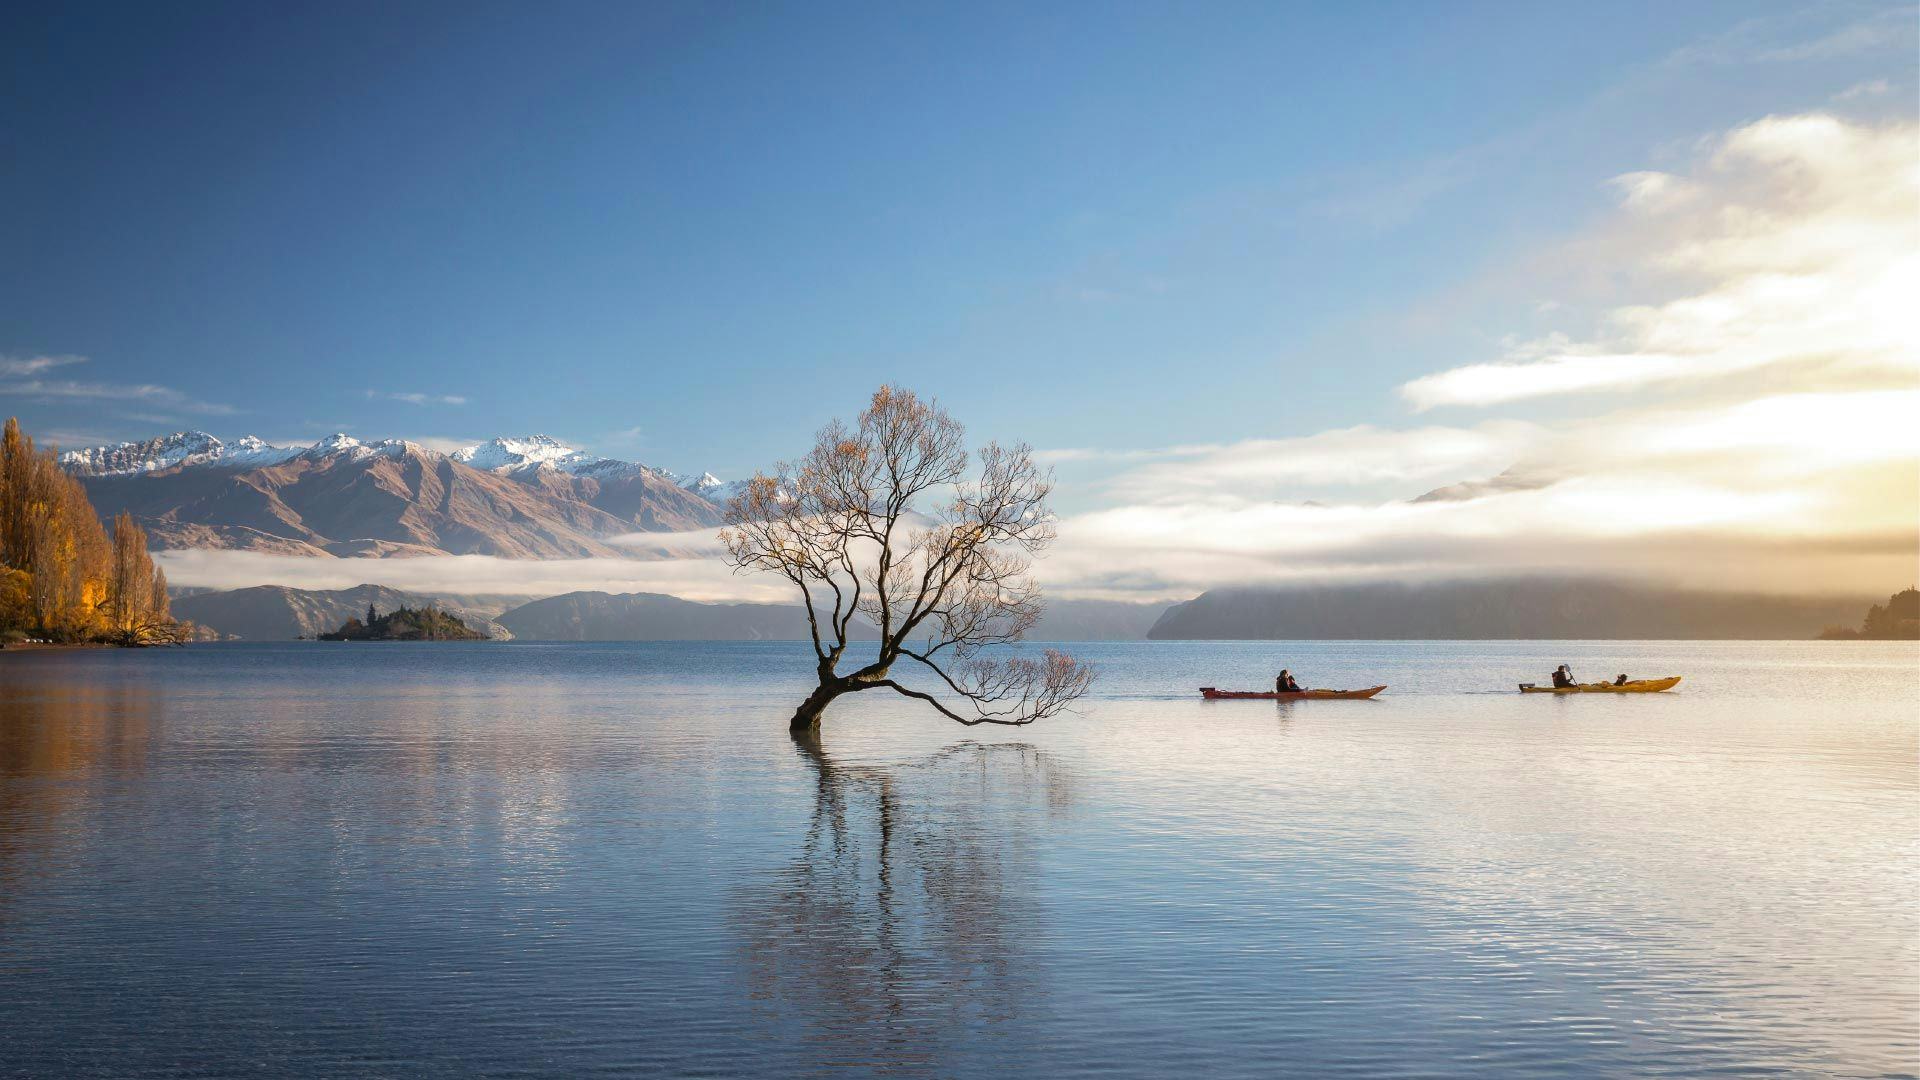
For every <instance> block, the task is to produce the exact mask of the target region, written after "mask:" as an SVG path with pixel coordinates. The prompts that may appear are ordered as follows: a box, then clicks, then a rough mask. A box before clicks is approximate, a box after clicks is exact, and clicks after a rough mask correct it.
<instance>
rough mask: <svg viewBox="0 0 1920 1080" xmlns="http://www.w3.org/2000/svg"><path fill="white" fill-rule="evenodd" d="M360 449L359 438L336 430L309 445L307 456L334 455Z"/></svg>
mask: <svg viewBox="0 0 1920 1080" xmlns="http://www.w3.org/2000/svg"><path fill="white" fill-rule="evenodd" d="M358 449H360V440H359V439H356V438H354V437H353V436H351V435H349V434H347V433H346V432H344V431H336V432H334V433H333V434H331V435H329V436H327V437H326V438H324V439H321V440H320V441H319V442H316V443H314V444H313V445H312V446H309V447H307V450H306V456H308V457H332V456H333V455H335V454H344V453H348V452H349V451H353V450H358Z"/></svg>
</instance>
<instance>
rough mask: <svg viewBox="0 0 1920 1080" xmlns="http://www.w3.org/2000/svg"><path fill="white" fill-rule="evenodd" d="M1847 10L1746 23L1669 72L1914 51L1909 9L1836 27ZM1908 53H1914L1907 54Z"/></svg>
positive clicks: (1679, 57) (1685, 55) (1677, 55)
mask: <svg viewBox="0 0 1920 1080" xmlns="http://www.w3.org/2000/svg"><path fill="white" fill-rule="evenodd" d="M1845 10H1846V9H1844V8H1837V7H1833V6H1828V5H1815V6H1812V7H1807V8H1802V9H1798V10H1794V11H1789V12H1787V13H1785V14H1781V15H1765V16H1761V17H1759V18H1754V19H1748V20H1746V21H1745V22H1742V23H1740V24H1739V25H1737V26H1735V27H1733V28H1732V29H1731V30H1728V31H1725V32H1723V33H1720V34H1715V35H1713V36H1711V37H1708V38H1705V39H1703V40H1701V41H1698V42H1695V43H1693V44H1691V45H1688V46H1686V47H1684V48H1681V49H1677V50H1675V51H1674V52H1673V53H1672V54H1670V55H1669V56H1668V57H1667V58H1666V61H1665V63H1666V66H1668V67H1686V66H1693V65H1702V64H1709V65H1727V64H1755V63H1793V62H1799V61H1818V60H1833V59H1838V58H1841V57H1846V56H1854V55H1858V54H1861V53H1868V52H1874V51H1879V50H1885V51H1888V52H1894V51H1897V50H1900V49H1902V48H1907V47H1909V46H1910V45H1911V43H1912V41H1913V39H1914V22H1913V16H1912V14H1911V9H1909V8H1907V7H1905V6H1903V5H1889V6H1887V7H1885V8H1883V9H1881V10H1879V11H1876V12H1874V13H1873V14H1871V15H1868V16H1866V17H1864V18H1859V19H1855V20H1853V21H1851V22H1845V23H1840V24H1838V25H1835V24H1833V23H1832V22H1831V20H1830V16H1831V14H1832V13H1834V12H1836V11H1839V12H1844V11H1845ZM1909 51H1911V50H1910V49H1909Z"/></svg>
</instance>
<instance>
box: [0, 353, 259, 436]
mask: <svg viewBox="0 0 1920 1080" xmlns="http://www.w3.org/2000/svg"><path fill="white" fill-rule="evenodd" d="M86 362H87V358H86V357H84V356H29V357H16V356H0V394H9V395H14V396H17V397H21V398H31V399H37V400H41V401H93V402H122V401H124V402H134V403H139V404H145V405H148V406H151V407H157V408H161V409H166V410H170V411H172V412H176V413H196V414H199V415H202V416H231V415H233V414H234V412H235V410H234V408H233V407H232V406H230V405H221V404H218V403H216V402H211V401H198V400H195V399H194V398H191V397H189V396H187V395H186V394H183V393H181V392H180V391H178V390H175V389H173V388H172V387H169V386H159V385H156V384H154V383H109V382H88V381H82V380H76V379H44V378H40V377H39V376H41V375H42V374H44V373H46V372H49V371H52V370H54V369H56V368H64V367H69V366H71V365H74V364H84V363H86ZM167 422H169V423H170V422H171V420H169V421H167Z"/></svg>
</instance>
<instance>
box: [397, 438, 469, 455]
mask: <svg viewBox="0 0 1920 1080" xmlns="http://www.w3.org/2000/svg"><path fill="white" fill-rule="evenodd" d="M406 441H408V442H410V443H414V444H416V445H419V446H424V447H426V448H427V449H429V450H432V451H435V452H437V453H442V454H451V453H453V452H454V451H455V450H465V449H466V448H467V447H469V446H472V445H474V444H475V443H478V442H483V441H485V440H482V439H456V438H449V437H447V436H443V435H414V436H411V437H409V438H408V439H407V440H406Z"/></svg>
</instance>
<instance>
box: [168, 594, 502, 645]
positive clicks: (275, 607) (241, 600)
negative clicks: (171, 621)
mask: <svg viewBox="0 0 1920 1080" xmlns="http://www.w3.org/2000/svg"><path fill="white" fill-rule="evenodd" d="M428 604H435V605H437V606H438V607H439V608H440V609H441V610H442V611H445V612H447V613H448V614H451V615H453V616H454V617H455V618H457V619H459V620H460V621H461V622H463V623H466V624H467V625H468V626H469V627H472V628H473V629H474V630H477V631H480V632H482V633H486V634H488V635H489V636H492V637H501V638H504V637H508V636H510V635H509V634H507V633H506V631H505V630H504V629H502V628H500V627H499V626H498V625H496V624H494V623H492V622H491V621H490V620H489V619H488V618H487V616H486V614H485V613H483V612H475V611H470V610H468V609H466V608H463V607H461V606H459V605H457V604H450V603H448V602H446V601H444V600H439V599H436V598H434V597H428V596H419V595H416V594H413V593H404V592H401V591H399V590H398V589H389V588H387V587H386V586H384V585H356V586H354V587H353V588H351V589H289V588H287V587H285V586H283V585H259V586H255V587H254V588H251V589H232V590H229V591H226V592H205V593H196V594H194V595H192V596H182V597H179V598H177V599H175V600H174V601H173V612H174V617H175V618H180V619H191V620H193V621H194V622H195V623H198V624H199V625H201V626H205V627H208V628H210V629H212V630H215V631H218V632H219V633H221V634H228V635H231V636H233V637H237V638H240V639H242V640H244V641H292V640H293V639H295V638H300V637H317V636H319V635H321V634H324V633H328V632H330V631H333V630H336V629H338V628H339V627H340V625H341V624H342V623H344V622H346V621H347V620H348V619H350V618H358V617H360V616H362V615H365V614H366V612H367V607H368V606H369V605H371V606H373V607H375V608H377V609H379V610H381V611H393V610H395V609H397V608H401V607H411V608H418V607H425V606H427V605H428Z"/></svg>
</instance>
